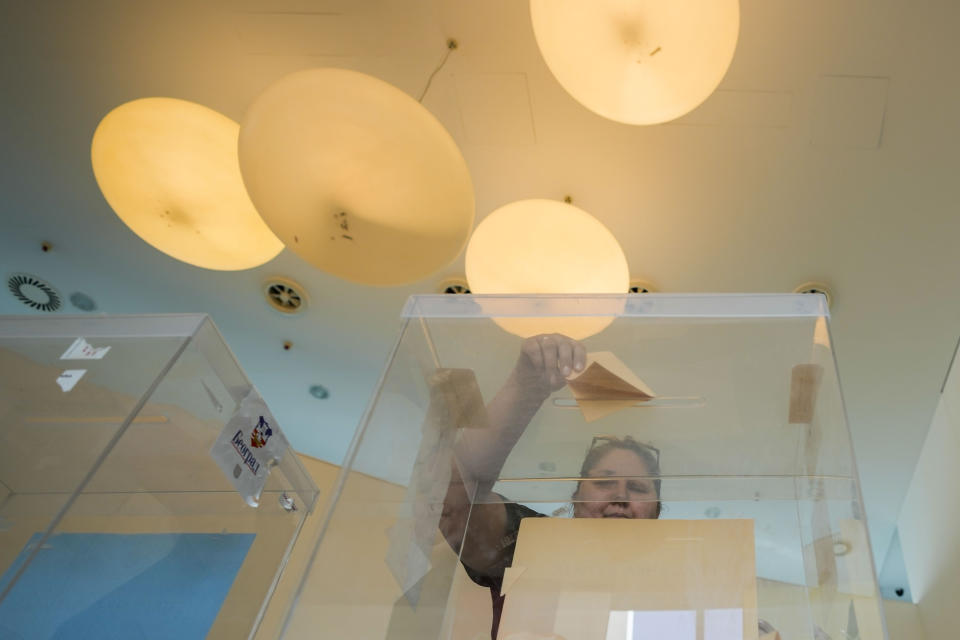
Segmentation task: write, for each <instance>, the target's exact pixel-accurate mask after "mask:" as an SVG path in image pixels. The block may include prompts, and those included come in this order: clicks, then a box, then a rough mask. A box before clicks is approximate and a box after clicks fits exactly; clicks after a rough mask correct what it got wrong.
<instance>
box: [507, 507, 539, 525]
mask: <svg viewBox="0 0 960 640" xmlns="http://www.w3.org/2000/svg"><path fill="white" fill-rule="evenodd" d="M503 506H504V508H505V509H506V510H507V522H508V523H517V526H519V522H520V520H522V519H523V518H546V517H547V514H545V513H540V512H539V511H537V510H535V509H531V508H530V507H528V506H526V505H524V504H520V503H519V502H508V501H505V502H504V503H503Z"/></svg>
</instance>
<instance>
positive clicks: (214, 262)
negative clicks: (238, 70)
mask: <svg viewBox="0 0 960 640" xmlns="http://www.w3.org/2000/svg"><path fill="white" fill-rule="evenodd" d="M239 135H240V125H238V124H237V123H236V122H234V121H233V120H231V119H229V118H227V117H226V116H224V115H222V114H220V113H217V112H216V111H213V110H212V109H208V108H207V107H204V106H202V105H199V104H196V103H193V102H187V101H185V100H177V99H174V98H143V99H140V100H134V101H132V102H127V103H125V104H122V105H120V106H119V107H117V108H115V109H114V110H113V111H111V112H110V113H108V114H107V115H106V116H105V117H104V118H103V120H101V121H100V124H99V126H97V130H96V131H95V132H94V134H93V143H92V145H91V149H90V155H91V160H92V163H93V174H94V176H95V177H96V180H97V184H98V185H99V186H100V191H101V192H103V196H104V197H105V198H106V200H107V202H108V203H109V204H110V207H111V208H112V209H113V210H114V212H116V214H117V215H118V216H119V217H120V219H121V220H123V222H124V224H126V225H127V226H128V227H130V229H131V230H132V231H133V232H134V233H136V234H137V235H138V236H140V238H141V239H143V240H144V241H146V242H147V243H148V244H150V245H152V246H153V247H154V248H156V249H159V250H160V251H162V252H163V253H166V254H167V255H169V256H171V257H173V258H176V259H177V260H181V261H183V262H186V263H188V264H192V265H194V266H197V267H203V268H205V269H217V270H222V271H235V270H239V269H250V268H252V267H256V266H259V265H261V264H263V263H265V262H268V261H269V260H271V259H273V258H274V257H275V256H276V255H277V254H278V253H280V251H282V250H283V244H282V243H281V242H280V240H279V239H278V238H277V237H276V236H275V235H273V233H272V232H271V231H270V229H269V228H268V227H267V225H266V224H264V222H263V220H262V219H261V218H260V215H259V214H258V213H257V210H256V209H254V207H253V203H252V202H250V198H249V196H247V192H246V190H245V189H244V186H243V180H242V178H241V177H240V165H239V163H238V161H237V138H238V136H239Z"/></svg>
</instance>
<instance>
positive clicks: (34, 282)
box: [7, 273, 63, 311]
mask: <svg viewBox="0 0 960 640" xmlns="http://www.w3.org/2000/svg"><path fill="white" fill-rule="evenodd" d="M7 288H9V289H10V293H12V294H13V296H14V297H15V298H16V299H17V300H19V301H20V302H22V303H23V304H25V305H27V306H28V307H30V308H32V309H37V310H39V311H56V310H57V309H59V308H60V307H61V306H62V304H63V302H62V298H61V297H60V294H59V293H57V290H56V289H54V288H53V285H52V284H50V283H49V282H47V281H45V280H41V279H40V278H38V277H37V276H32V275H30V274H28V273H15V274H13V275H12V276H10V278H9V279H8V280H7Z"/></svg>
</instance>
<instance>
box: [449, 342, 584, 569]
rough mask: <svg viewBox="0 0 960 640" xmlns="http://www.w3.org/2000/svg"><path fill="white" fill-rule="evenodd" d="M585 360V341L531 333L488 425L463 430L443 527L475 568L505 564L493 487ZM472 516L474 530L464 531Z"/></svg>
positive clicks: (490, 408) (501, 510) (502, 515)
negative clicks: (543, 409) (542, 408)
mask: <svg viewBox="0 0 960 640" xmlns="http://www.w3.org/2000/svg"><path fill="white" fill-rule="evenodd" d="M585 362H586V351H585V349H584V347H583V345H582V344H580V343H579V342H577V341H575V340H572V339H571V338H568V337H566V336H564V335H561V334H557V333H554V334H545V335H539V336H534V337H532V338H527V339H526V340H524V341H523V345H522V347H521V349H520V355H519V357H518V358H517V362H516V364H515V365H514V367H513V370H512V371H511V372H510V375H509V376H508V377H507V381H506V382H505V383H504V385H503V387H502V388H501V389H500V391H499V392H497V394H496V396H494V398H493V400H491V401H490V403H489V404H488V405H487V415H488V417H489V428H488V429H467V430H464V431H463V432H462V433H461V435H460V439H459V441H458V442H457V447H456V457H457V459H458V460H459V462H460V465H459V467H458V465H457V464H456V463H454V464H453V470H452V477H451V481H450V486H449V488H448V490H447V495H446V499H445V501H444V508H443V514H442V516H441V519H440V530H441V531H442V532H443V534H444V537H445V538H446V540H447V542H448V543H449V544H450V546H451V547H452V548H453V549H454V550H455V551H458V552H460V559H461V561H462V562H463V564H464V565H466V566H467V567H469V568H471V569H473V570H474V571H478V572H483V571H485V570H487V569H490V568H493V567H497V566H498V564H500V563H499V560H500V559H501V558H500V552H501V551H502V550H503V540H504V537H505V536H506V535H507V533H508V532H507V531H506V524H507V517H506V509H505V507H504V505H503V502H502V498H501V497H500V496H499V495H497V494H495V493H493V492H492V491H491V489H492V488H493V485H494V483H495V482H496V481H497V479H498V478H499V477H500V472H501V470H502V469H503V465H504V463H505V462H506V461H507V457H508V456H509V455H510V452H511V451H512V450H513V447H514V446H515V445H516V444H517V441H518V440H519V439H520V437H521V436H522V435H523V432H524V430H525V429H526V428H527V425H528V424H530V421H531V420H532V419H533V416H534V415H535V414H536V412H537V411H538V410H539V409H540V406H541V405H542V404H543V402H544V401H545V400H546V399H547V398H548V397H549V396H550V394H551V393H553V392H554V391H556V390H558V389H561V388H562V387H563V386H564V385H566V378H567V377H568V376H570V375H572V374H573V373H574V372H579V371H582V370H583V367H584V365H585ZM471 493H473V494H474V497H473V499H472V500H471ZM471 505H472V510H471ZM468 517H469V525H470V531H469V535H464V534H465V531H466V527H467V519H468Z"/></svg>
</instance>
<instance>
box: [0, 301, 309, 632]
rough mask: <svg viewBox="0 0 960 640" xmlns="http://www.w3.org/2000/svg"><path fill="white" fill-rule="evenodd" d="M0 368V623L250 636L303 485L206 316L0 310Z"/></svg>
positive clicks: (289, 540)
mask: <svg viewBox="0 0 960 640" xmlns="http://www.w3.org/2000/svg"><path fill="white" fill-rule="evenodd" d="M0 381H2V382H0V416H2V421H0V638H4V639H9V638H30V639H31V640H32V639H45V638H97V639H103V638H125V639H128V638H171V637H179V638H229V639H236V638H247V637H252V636H253V634H254V632H255V630H256V628H257V626H258V624H259V622H260V620H261V617H262V615H263V611H264V609H265V607H266V605H267V603H268V601H269V598H270V596H271V594H272V592H273V589H274V585H275V583H276V581H277V580H278V578H279V576H280V572H281V570H282V568H283V566H284V563H285V562H286V559H287V557H288V554H289V552H290V549H291V547H292V545H293V543H294V541H295V539H296V537H297V534H298V532H299V530H300V528H301V525H302V523H303V520H304V518H305V517H306V515H307V513H308V512H309V511H310V510H311V508H312V507H313V504H314V502H315V499H316V493H317V490H316V488H315V486H314V484H313V482H312V480H311V479H310V477H309V476H308V475H307V474H306V472H305V471H304V469H303V467H302V466H301V464H300V461H299V460H298V459H297V457H296V455H295V454H294V452H293V450H291V449H289V447H288V446H287V445H286V443H285V440H284V437H283V435H282V431H281V430H280V428H279V427H278V426H277V425H276V424H271V422H272V421H273V417H272V415H270V413H269V410H267V409H266V408H265V405H263V404H262V400H261V398H260V396H259V394H258V393H257V391H256V389H255V388H254V387H253V385H252V384H251V383H250V381H249V380H248V379H247V377H246V376H245V375H244V372H243V370H242V369H241V368H240V366H239V365H238V364H237V362H236V360H235V359H234V357H233V355H232V354H231V352H230V350H229V349H228V347H227V345H226V344H225V343H224V341H223V338H222V337H221V335H220V334H219V332H218V331H217V329H216V328H215V326H214V325H213V323H212V321H211V320H210V319H209V318H208V317H207V316H204V315H179V316H177V315H172V316H142V317H134V316H128V317H37V316H4V317H0ZM251 413H255V414H259V415H256V416H254V417H253V418H252V419H251V418H250V416H249V415H247V414H251ZM264 416H266V417H264ZM261 419H262V420H263V422H262V423H261ZM251 420H255V421H256V424H257V425H260V428H259V430H258V431H257V434H258V437H259V440H257V443H256V444H253V443H251V442H239V441H240V440H242V439H245V440H250V434H251V433H252V431H250V430H249V429H248V430H247V431H246V432H245V433H244V436H245V437H244V438H237V441H234V440H233V439H232V437H231V436H232V435H234V432H233V428H234V427H236V426H237V425H238V424H241V423H242V424H243V425H247V424H249V423H250V422H251ZM265 427H266V428H265ZM242 428H243V429H247V426H243V427H242ZM237 429H238V431H239V430H240V429H241V428H240V427H237ZM268 430H269V433H268ZM224 439H225V440H224ZM224 442H226V446H228V447H233V446H234V445H236V449H235V450H236V451H238V452H240V451H244V450H245V451H246V452H247V453H249V452H250V451H254V450H256V451H257V452H258V453H257V454H256V455H253V454H251V455H248V456H247V458H246V461H245V462H244V461H243V459H241V458H240V456H239V453H237V454H234V455H236V456H237V460H239V461H241V462H244V464H249V465H250V466H249V467H247V468H248V469H249V468H251V467H252V468H257V467H256V465H257V464H258V463H260V462H262V463H263V464H264V467H262V468H261V469H260V470H259V471H260V477H261V478H263V477H265V484H263V485H262V487H261V488H256V487H254V488H250V487H249V486H247V485H240V484H239V483H240V480H241V479H243V478H244V477H245V476H244V475H243V474H242V473H240V472H241V471H244V469H242V468H240V467H231V466H230V464H231V462H230V461H229V460H228V459H227V458H225V457H224V449H223V447H224ZM260 451H269V452H270V453H269V455H268V457H267V458H264V456H263V454H261V453H259V452H260ZM218 456H219V457H218ZM225 468H226V470H225ZM228 471H229V472H230V474H229V475H228ZM250 473H252V471H251V472H250ZM231 476H234V477H231ZM250 477H251V478H252V477H253V476H250ZM244 491H245V492H246V493H245V494H244V493H243V492H244Z"/></svg>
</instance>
